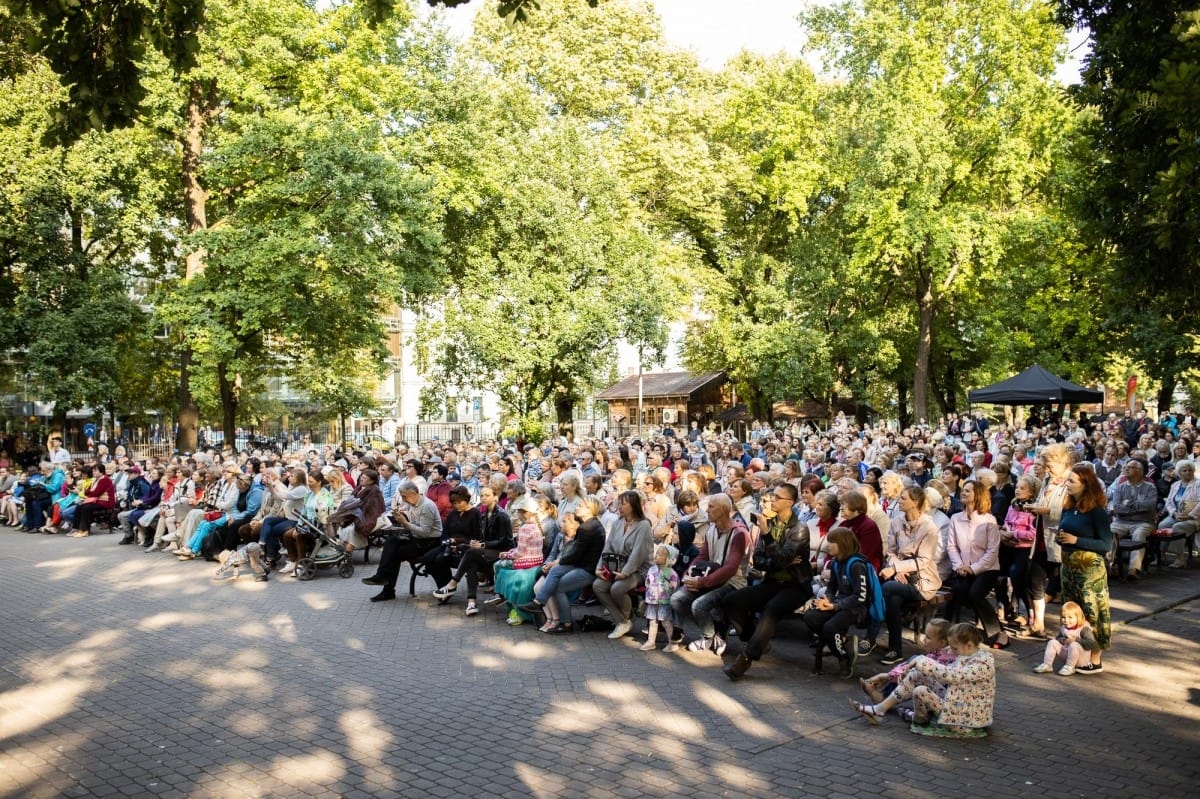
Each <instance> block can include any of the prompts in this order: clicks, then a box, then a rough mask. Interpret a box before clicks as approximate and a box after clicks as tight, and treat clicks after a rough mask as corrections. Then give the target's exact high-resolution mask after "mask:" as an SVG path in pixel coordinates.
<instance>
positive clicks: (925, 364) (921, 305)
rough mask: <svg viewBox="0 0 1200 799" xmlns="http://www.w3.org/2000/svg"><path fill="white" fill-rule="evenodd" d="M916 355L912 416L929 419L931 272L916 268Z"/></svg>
mask: <svg viewBox="0 0 1200 799" xmlns="http://www.w3.org/2000/svg"><path fill="white" fill-rule="evenodd" d="M917 274H918V275H920V282H919V283H918V285H917V292H916V295H917V357H916V361H915V362H914V363H913V403H912V404H913V416H915V417H916V420H917V422H920V421H921V420H922V419H924V420H925V421H927V422H928V421H929V394H928V391H929V355H930V353H931V351H932V350H933V272H931V271H929V270H927V269H925V268H924V267H920V268H918V270H917Z"/></svg>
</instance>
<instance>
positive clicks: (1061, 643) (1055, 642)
mask: <svg viewBox="0 0 1200 799" xmlns="http://www.w3.org/2000/svg"><path fill="white" fill-rule="evenodd" d="M1061 616H1062V627H1060V628H1059V630H1058V635H1057V636H1055V637H1054V638H1051V639H1050V640H1049V641H1047V642H1046V654H1045V655H1043V656H1042V662H1041V663H1039V664H1038V665H1037V666H1036V667H1035V668H1034V671H1035V672H1037V673H1038V674H1046V673H1047V672H1051V671H1054V661H1055V659H1056V658H1058V656H1059V655H1063V656H1064V663H1063V667H1062V668H1061V669H1059V670H1058V673H1059V674H1061V675H1062V676H1064V677H1070V676H1071V675H1072V674H1074V673H1075V667H1076V666H1077V665H1078V664H1079V663H1080V662H1083V661H1086V662H1088V663H1090V662H1091V656H1090V655H1087V654H1086V653H1087V652H1091V651H1092V650H1093V649H1095V648H1096V647H1097V646H1098V644H1097V643H1096V636H1095V635H1093V634H1092V625H1090V624H1088V623H1087V619H1086V618H1084V616H1083V608H1081V607H1079V605H1077V604H1075V603H1074V602H1064V603H1063V606H1062V614H1061Z"/></svg>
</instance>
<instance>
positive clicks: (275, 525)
mask: <svg viewBox="0 0 1200 799" xmlns="http://www.w3.org/2000/svg"><path fill="white" fill-rule="evenodd" d="M295 526H296V522H295V521H293V520H292V519H285V518H283V517H282V516H268V517H267V518H265V519H263V523H262V529H261V530H259V533H258V543H260V544H262V545H263V549H264V554H265V555H266V558H267V560H269V561H272V562H274V561H275V559H276V558H278V557H279V547H280V544H281V543H282V542H283V534H284V533H286V532H287V531H288V530H290V529H292V528H293V527H295Z"/></svg>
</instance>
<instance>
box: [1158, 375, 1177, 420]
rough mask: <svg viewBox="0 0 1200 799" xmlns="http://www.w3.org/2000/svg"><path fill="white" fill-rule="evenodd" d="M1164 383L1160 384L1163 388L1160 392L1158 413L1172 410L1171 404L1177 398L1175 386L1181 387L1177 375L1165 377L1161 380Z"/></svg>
mask: <svg viewBox="0 0 1200 799" xmlns="http://www.w3.org/2000/svg"><path fill="white" fill-rule="evenodd" d="M1159 380H1161V381H1162V382H1160V383H1159V385H1160V386H1161V388H1159V390H1158V412H1159V413H1162V412H1163V411H1169V410H1171V402H1172V400H1173V399H1174V398H1175V386H1177V385H1179V381H1178V380H1177V379H1176V377H1175V375H1174V374H1173V373H1172V374H1169V375H1163V376H1162V377H1160V378H1159Z"/></svg>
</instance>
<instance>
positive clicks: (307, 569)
mask: <svg viewBox="0 0 1200 799" xmlns="http://www.w3.org/2000/svg"><path fill="white" fill-rule="evenodd" d="M296 527H297V528H298V529H299V530H300V531H301V532H303V533H306V534H307V535H309V536H311V537H312V538H314V539H315V543H314V544H313V551H312V553H311V554H310V555H309V556H308V557H306V558H300V560H299V561H297V562H296V577H297V578H299V579H301V580H311V579H312V578H314V577H316V576H317V569H329V568H333V567H337V570H338V574H339V575H340V576H341V577H342V578H343V579H346V578H349V577H353V576H354V564H353V563H352V562H351V561H350V553H349V552H347V551H346V549H345V547H343V546H342V544H341V542H340V541H337V540H335V539H332V538H330V537H329V535H328V534H327V533H326V532H325V530H324V529H322V528H321V526H320V525H319V524H317V523H315V522H312V521H309V520H308V519H306V518H304V517H303V516H301V517H300V518H298V519H297V520H296Z"/></svg>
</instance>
